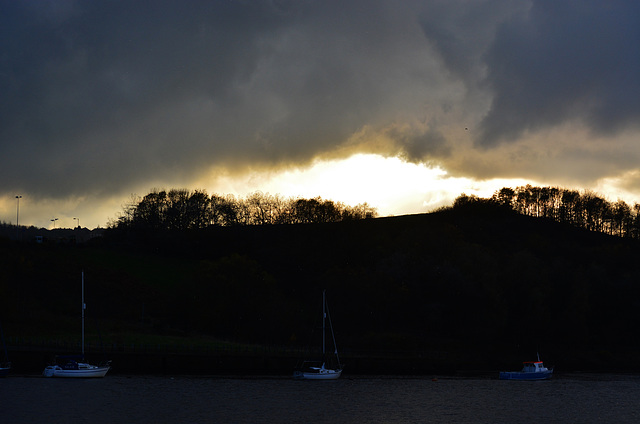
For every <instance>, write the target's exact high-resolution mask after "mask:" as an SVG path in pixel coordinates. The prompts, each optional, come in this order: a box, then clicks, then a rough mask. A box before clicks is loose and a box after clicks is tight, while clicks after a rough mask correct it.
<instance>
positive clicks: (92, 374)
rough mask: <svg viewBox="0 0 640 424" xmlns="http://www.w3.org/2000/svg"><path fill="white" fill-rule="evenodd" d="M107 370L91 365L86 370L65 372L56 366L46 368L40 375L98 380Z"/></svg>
mask: <svg viewBox="0 0 640 424" xmlns="http://www.w3.org/2000/svg"><path fill="white" fill-rule="evenodd" d="M109 369H110V367H99V366H95V365H91V366H89V367H87V368H81V369H77V370H66V369H63V368H61V367H59V366H57V365H54V366H48V367H46V368H45V369H44V372H43V373H42V375H43V376H45V377H59V378H100V377H104V376H105V375H106V374H107V371H109Z"/></svg>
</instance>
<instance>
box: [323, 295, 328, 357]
mask: <svg viewBox="0 0 640 424" xmlns="http://www.w3.org/2000/svg"><path fill="white" fill-rule="evenodd" d="M326 292H327V291H326V290H322V360H323V361H324V356H325V341H324V339H325V323H324V321H325V318H326V317H327V311H326V307H327V303H326V300H325V293H326Z"/></svg>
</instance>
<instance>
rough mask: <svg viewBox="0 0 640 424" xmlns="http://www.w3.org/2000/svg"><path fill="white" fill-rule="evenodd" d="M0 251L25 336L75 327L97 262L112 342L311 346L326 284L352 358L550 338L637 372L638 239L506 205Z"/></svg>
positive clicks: (99, 306) (98, 290) (536, 344)
mask: <svg viewBox="0 0 640 424" xmlns="http://www.w3.org/2000/svg"><path fill="white" fill-rule="evenodd" d="M0 251H1V255H2V256H1V257H2V259H1V260H0V261H1V266H0V275H1V279H0V307H1V308H2V315H1V316H0V319H1V320H2V324H3V327H4V331H5V334H6V335H8V336H14V337H18V338H19V337H30V338H35V339H36V340H38V339H45V338H52V337H54V338H55V337H58V338H69V337H74V335H75V331H76V329H77V328H78V327H79V324H78V323H77V321H76V320H77V319H78V315H79V311H78V307H79V305H78V304H79V295H80V293H79V288H80V271H81V270H84V272H85V276H86V277H85V281H86V287H87V288H86V291H87V294H86V301H87V304H88V305H89V306H88V309H87V316H88V317H91V319H93V320H95V325H94V327H99V328H100V337H101V338H102V339H105V340H106V341H107V345H113V344H118V343H124V342H128V341H131V340H138V341H139V340H148V339H149V338H150V337H173V338H184V339H186V340H199V341H203V340H214V339H215V340H228V341H233V342H238V343H251V344H258V345H263V346H291V347H298V346H304V345H306V344H307V343H308V342H309V330H310V329H313V328H314V327H315V326H316V325H317V322H318V319H319V317H318V314H319V310H320V309H319V307H320V306H319V302H320V297H319V294H320V292H321V289H323V288H326V289H327V293H328V296H329V302H330V308H331V314H332V319H333V322H334V326H335V327H336V330H337V335H336V336H337V338H338V343H339V346H340V347H341V349H342V350H344V351H346V352H347V354H349V353H351V354H352V355H354V356H355V355H360V356H367V355H369V356H381V355H382V356H386V357H396V358H397V357H403V356H407V355H412V356H413V357H416V358H417V357H422V358H428V359H429V360H430V361H434V362H436V363H438V361H439V362H440V364H441V366H442V368H446V367H452V368H476V369H477V368H479V367H489V368H491V367H494V366H500V365H501V364H506V365H509V364H513V362H509V361H510V360H516V361H517V360H520V359H522V360H526V359H528V358H530V357H531V356H533V355H535V353H536V350H538V349H539V350H540V352H541V353H542V354H543V355H545V356H544V359H547V360H551V362H552V364H553V363H554V362H555V364H557V365H561V366H564V367H565V369H571V368H572V367H573V369H576V367H577V369H621V370H636V367H637V365H636V364H635V355H636V354H637V352H638V351H639V350H640V342H638V341H637V337H636V328H637V327H638V324H640V308H638V303H639V302H640V296H639V294H640V288H639V286H638V283H637V282H638V281H640V279H639V277H640V264H639V263H638V261H637V260H636V258H637V257H638V254H639V253H640V245H638V242H637V241H634V240H629V239H622V238H618V237H612V236H607V235H604V234H601V233H594V232H588V231H585V230H581V229H577V228H574V227H571V226H568V225H562V224H558V223H555V222H551V221H547V220H544V219H536V218H532V217H527V216H523V215H519V214H517V213H515V212H512V211H511V210H508V209H504V208H500V207H496V206H495V205H485V204H470V205H464V206H460V207H456V208H453V209H446V210H442V211H438V212H435V213H430V214H424V215H410V216H400V217H388V218H375V219H367V220H362V221H347V222H338V223H328V224H306V225H266V226H247V227H215V228H210V229H207V230H198V231H193V232H147V233H127V232H119V231H115V230H107V231H105V235H104V237H102V238H96V239H93V240H92V241H91V242H89V243H85V244H76V245H73V244H46V243H45V244H42V245H35V244H16V243H13V242H10V241H8V240H4V241H2V242H0ZM88 327H90V326H88ZM154 340H155V339H154ZM203 343H204V342H203ZM576 361H577V362H579V364H576ZM436 365H437V364H436Z"/></svg>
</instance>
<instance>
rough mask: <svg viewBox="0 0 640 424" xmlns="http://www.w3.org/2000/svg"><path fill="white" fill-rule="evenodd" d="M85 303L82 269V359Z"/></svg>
mask: <svg viewBox="0 0 640 424" xmlns="http://www.w3.org/2000/svg"><path fill="white" fill-rule="evenodd" d="M86 307H87V305H85V304H84V270H83V271H82V358H83V359H84V310H85V309H86Z"/></svg>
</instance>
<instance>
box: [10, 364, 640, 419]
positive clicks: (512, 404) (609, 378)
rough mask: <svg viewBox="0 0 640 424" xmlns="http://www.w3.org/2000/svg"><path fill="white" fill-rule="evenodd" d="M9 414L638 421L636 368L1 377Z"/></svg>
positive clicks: (639, 397) (639, 381) (639, 402)
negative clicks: (482, 373)
mask: <svg viewBox="0 0 640 424" xmlns="http://www.w3.org/2000/svg"><path fill="white" fill-rule="evenodd" d="M0 406H1V408H2V412H1V413H0V421H1V422H2V423H6V424H17V423H49V424H55V423H74V424H80V423H92V424H100V423H110V424H112V423H333V424H335V423H537V422H541V423H638V422H640V376H635V375H605V374H598V375H593V374H584V375H583V374H575V375H563V376H557V377H556V376H554V378H553V379H552V380H549V381H538V382H521V381H502V380H498V379H494V378H451V377H440V378H418V377H416V378H411V377H357V376H354V377H350V376H343V378H341V379H340V380H336V381H295V380H293V379H291V378H289V377H282V378H277V377H275V378H274V377H263V378H260V377H252V378H240V377H239V378H230V377H178V376H176V377H167V376H123V375H107V377H105V378H103V379H79V380H75V379H55V378H42V377H36V376H9V377H6V378H4V379H0Z"/></svg>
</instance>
